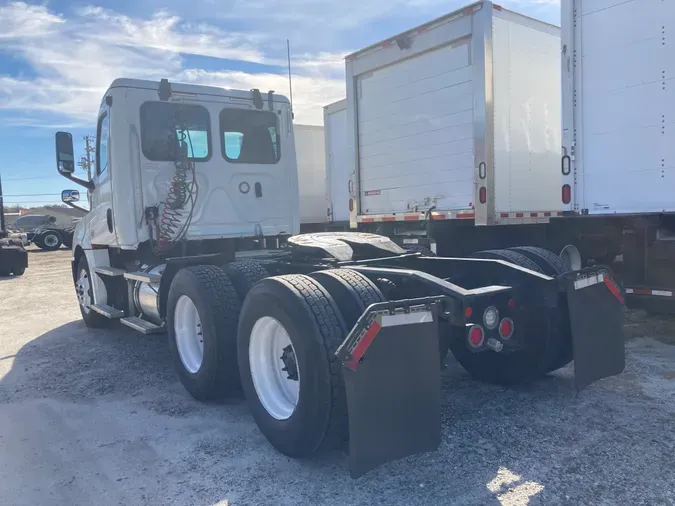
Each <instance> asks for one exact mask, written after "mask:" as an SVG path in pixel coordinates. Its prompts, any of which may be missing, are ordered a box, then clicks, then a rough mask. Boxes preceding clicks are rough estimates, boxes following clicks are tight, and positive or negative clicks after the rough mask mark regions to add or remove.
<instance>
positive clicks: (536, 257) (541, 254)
mask: <svg viewBox="0 0 675 506" xmlns="http://www.w3.org/2000/svg"><path fill="white" fill-rule="evenodd" d="M509 251H516V252H518V253H520V254H522V255H525V256H526V257H527V258H529V259H530V260H532V261H533V262H534V263H535V264H537V265H538V266H539V268H540V269H541V270H542V271H543V272H544V274H546V275H547V276H553V277H555V276H557V275H559V274H564V273H566V272H568V271H569V270H570V268H569V267H568V266H567V264H566V263H565V262H564V261H563V259H562V258H560V257H559V256H558V255H556V254H555V253H553V252H551V251H549V250H547V249H544V248H537V247H535V246H519V247H517V248H509Z"/></svg>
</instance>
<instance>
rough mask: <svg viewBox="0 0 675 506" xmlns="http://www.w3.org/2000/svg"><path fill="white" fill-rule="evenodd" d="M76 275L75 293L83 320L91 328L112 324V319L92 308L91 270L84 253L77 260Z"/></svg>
mask: <svg viewBox="0 0 675 506" xmlns="http://www.w3.org/2000/svg"><path fill="white" fill-rule="evenodd" d="M75 272H76V275H75V294H76V295H77V302H78V304H79V306H80V313H81V314H82V320H84V323H85V324H86V325H87V327H91V328H103V327H107V326H108V325H110V320H109V319H108V318H106V317H105V316H103V315H102V314H99V313H97V312H96V311H94V310H93V309H91V305H92V304H93V303H94V292H93V289H92V286H91V283H92V282H91V271H90V270H89V264H88V263H87V257H85V256H84V255H82V256H81V257H80V260H79V261H78V262H77V269H76V271H75Z"/></svg>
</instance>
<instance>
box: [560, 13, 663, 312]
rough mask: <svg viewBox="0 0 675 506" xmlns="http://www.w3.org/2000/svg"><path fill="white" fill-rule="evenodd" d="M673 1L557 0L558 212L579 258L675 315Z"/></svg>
mask: <svg viewBox="0 0 675 506" xmlns="http://www.w3.org/2000/svg"><path fill="white" fill-rule="evenodd" d="M673 20H675V4H674V3H673V2H650V1H643V2H604V3H602V5H600V4H598V3H597V2H582V1H580V0H563V1H562V78H563V79H562V103H563V130H562V145H563V152H562V163H561V171H562V177H563V180H564V186H563V197H564V198H563V210H564V212H565V214H566V215H569V216H570V218H569V219H567V223H568V225H569V226H568V227H567V228H566V229H565V230H564V231H563V233H564V234H567V237H566V239H565V240H566V241H568V242H570V243H571V244H574V245H575V246H576V247H577V248H578V250H579V252H580V259H581V261H582V264H585V263H586V262H587V261H588V260H592V261H595V262H610V261H612V260H613V259H614V258H616V257H617V256H618V258H617V260H618V261H617V262H616V263H615V270H616V271H617V272H618V273H619V274H620V275H621V278H622V280H623V283H624V285H625V286H626V294H627V296H628V300H629V303H632V304H634V305H636V306H641V307H644V308H645V309H647V310H650V311H667V312H675V141H674V140H673V139H674V138H675V137H674V136H673V131H672V129H673V122H674V121H675V88H674V87H673V86H672V77H673V73H674V72H675V60H674V59H673V57H672V40H671V38H670V37H669V36H668V35H667V32H668V30H669V29H670V28H672V22H673Z"/></svg>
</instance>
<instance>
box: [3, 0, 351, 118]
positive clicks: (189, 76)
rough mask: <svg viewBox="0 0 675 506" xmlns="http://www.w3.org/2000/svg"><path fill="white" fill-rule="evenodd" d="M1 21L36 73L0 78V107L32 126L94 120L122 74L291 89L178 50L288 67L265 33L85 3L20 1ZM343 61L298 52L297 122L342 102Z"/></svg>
mask: <svg viewBox="0 0 675 506" xmlns="http://www.w3.org/2000/svg"><path fill="white" fill-rule="evenodd" d="M0 18H2V19H5V20H7V22H8V27H9V30H8V31H7V32H3V35H4V36H3V38H2V39H0V50H5V51H9V52H12V53H13V54H14V55H15V56H19V57H20V58H21V59H23V60H25V61H26V62H27V63H29V64H30V65H31V67H32V68H33V69H34V71H35V72H36V73H37V77H35V78H18V77H15V76H7V75H4V76H3V75H1V74H0V110H6V111H10V112H11V113H12V123H14V124H19V123H20V118H21V117H22V116H24V117H25V122H24V123H23V124H24V125H26V126H29V125H30V126H40V125H42V124H44V125H53V124H55V122H54V121H53V120H49V121H45V122H41V121H39V120H36V119H35V113H39V112H41V111H42V112H44V113H49V114H61V115H63V116H64V122H65V123H68V122H71V123H72V122H74V123H75V124H82V125H89V126H91V124H92V123H93V118H94V115H95V114H96V111H97V109H98V105H99V102H100V100H101V96H102V94H103V93H104V91H105V89H106V87H107V86H108V85H109V84H110V82H111V81H112V80H114V79H115V78H117V77H135V78H144V79H153V80H159V79H160V78H163V77H167V78H169V79H172V80H178V81H180V80H187V81H189V82H193V83H196V84H212V85H213V84H215V85H219V86H226V87H231V88H240V89H250V88H253V87H256V88H261V89H276V90H278V91H279V92H280V93H284V94H285V92H286V90H287V89H288V88H287V76H286V74H285V73H281V74H274V73H271V72H267V73H261V74H252V73H244V72H208V71H204V70H201V69H193V70H185V69H184V63H183V61H182V58H181V56H180V53H182V54H194V55H200V56H209V57H215V58H222V59H230V60H241V61H248V62H258V63H263V64H267V65H280V66H285V63H286V62H285V59H284V58H283V55H284V54H285V51H283V52H282V53H281V54H273V55H271V56H267V55H266V54H265V53H264V52H263V51H262V50H261V48H262V47H265V42H266V37H264V36H262V35H258V34H255V33H252V34H247V33H238V32H225V31H223V30H221V29H220V28H217V27H215V26H211V25H205V24H193V23H188V22H185V21H183V20H182V19H181V18H179V17H177V16H174V15H170V14H168V13H167V12H163V11H161V12H158V13H156V14H155V15H153V16H152V17H151V18H149V19H135V18H131V17H129V16H126V15H122V14H118V13H116V12H113V11H110V10H106V9H102V8H99V7H85V8H82V9H79V10H78V11H76V14H75V16H74V17H72V18H65V17H63V16H62V15H59V14H56V13H53V12H50V11H49V10H47V8H46V7H42V6H38V7H36V6H31V5H28V4H25V3H22V2H15V3H12V4H9V5H8V6H6V7H3V8H2V10H0ZM36 34H39V36H36ZM284 42H285V41H284ZM284 45H285V44H284ZM343 66H344V62H343V61H342V56H341V54H331V53H319V54H317V55H316V56H313V55H311V54H301V55H298V56H297V57H294V59H293V69H294V74H295V75H294V85H295V88H294V98H295V102H296V103H295V108H296V112H297V114H296V119H297V121H299V122H303V121H304V122H310V123H321V121H322V109H321V108H322V106H323V105H325V104H327V103H329V102H331V101H333V100H336V99H338V98H342V96H343V95H344V91H340V90H341V89H342V90H343V89H344V84H343V79H342V74H343ZM65 118H69V119H65ZM57 123H58V122H57Z"/></svg>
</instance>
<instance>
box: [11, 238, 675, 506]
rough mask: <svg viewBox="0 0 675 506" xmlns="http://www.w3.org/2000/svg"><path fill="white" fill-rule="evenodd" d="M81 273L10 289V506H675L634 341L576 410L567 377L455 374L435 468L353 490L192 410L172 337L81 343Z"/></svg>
mask: <svg viewBox="0 0 675 506" xmlns="http://www.w3.org/2000/svg"><path fill="white" fill-rule="evenodd" d="M69 259H70V252H69V251H66V250H61V251H58V252H53V253H46V252H39V251H35V252H31V255H30V260H29V261H30V266H29V269H28V270H27V271H26V275H25V276H23V277H22V278H14V279H0V336H1V338H0V498H2V499H0V502H1V503H2V504H3V505H5V504H6V505H14V504H17V505H18V504H30V505H36V504H55V505H56V504H58V505H60V504H64V505H79V504H100V505H107V504H123V505H133V504H149V505H160V504H177V505H178V504H179V505H183V504H185V505H213V504H231V505H240V504H256V505H257V504H274V505H280V504H289V505H291V504H292V505H300V504H311V505H315V504H336V505H337V504H340V505H342V504H388V505H390V504H406V505H412V504H424V505H426V506H428V505H431V504H487V505H491V504H495V505H497V504H503V505H507V504H508V505H511V504H513V505H516V504H528V503H529V504H547V505H548V504H607V505H613V504H631V505H637V504H649V505H655V504H675V346H671V345H669V344H667V343H666V342H663V341H662V340H656V339H650V338H644V337H636V338H633V339H631V340H630V341H629V343H628V365H627V369H626V371H625V373H624V374H623V375H621V376H618V377H614V378H610V379H607V380H604V381H602V382H599V383H597V384H595V385H592V386H591V387H590V388H588V389H587V390H586V391H584V392H582V393H581V394H580V395H576V394H575V391H574V387H573V381H572V370H571V368H566V369H563V370H561V371H558V372H557V373H555V374H553V375H551V376H550V377H549V378H547V379H546V380H544V381H541V382H539V383H537V384H535V385H532V386H529V387H521V388H508V389H507V388H500V387H493V386H486V385H482V384H479V383H476V382H473V381H471V380H470V379H469V378H468V376H467V374H466V373H465V372H464V371H463V370H462V369H461V368H460V367H459V366H458V365H456V364H455V363H454V362H453V363H450V365H449V367H448V369H447V370H446V371H445V372H444V377H443V381H444V385H445V389H444V398H443V442H442V445H441V448H440V449H439V451H437V452H435V453H433V454H426V455H422V456H417V457H413V458H408V459H405V460H402V461H399V462H395V463H391V464H389V465H387V466H384V467H382V468H380V469H378V470H376V471H374V472H371V473H370V474H368V475H366V476H364V477H363V478H361V479H359V480H356V481H353V480H351V479H350V478H349V476H348V473H347V468H346V459H345V457H344V455H342V454H340V453H335V454H332V455H327V456H325V457H322V458H320V459H316V460H312V461H304V462H298V461H293V460H290V459H288V458H286V457H283V456H282V455H280V454H278V453H276V452H275V451H274V450H273V449H272V448H271V447H270V445H269V444H268V443H267V441H266V440H265V439H264V437H263V436H262V435H261V433H260V432H259V431H258V429H257V427H256V425H255V423H254V422H253V419H252V418H251V416H250V415H249V412H248V409H247V407H246V404H245V402H244V401H243V400H241V399H235V400H231V401H229V402H227V403H223V404H200V403H198V402H196V401H194V400H192V399H191V398H190V397H189V396H188V394H187V393H186V392H185V391H184V390H183V388H182V387H181V385H180V383H179V382H178V380H177V379H176V377H175V376H174V374H173V372H172V370H171V367H170V364H169V356H168V352H167V349H166V346H165V337H164V336H152V337H144V336H140V335H138V334H136V333H134V332H133V331H131V330H126V329H123V328H119V327H116V328H114V329H113V330H108V331H91V330H88V329H86V328H85V326H84V324H83V323H82V322H81V320H80V315H79V311H78V309H77V304H76V300H75V296H74V292H73V288H72V282H71V279H70V277H69V268H70V262H69ZM636 325H637V324H636ZM673 334H674V335H675V327H673ZM631 335H641V334H640V331H639V326H637V327H636V326H635V325H633V327H631Z"/></svg>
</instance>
